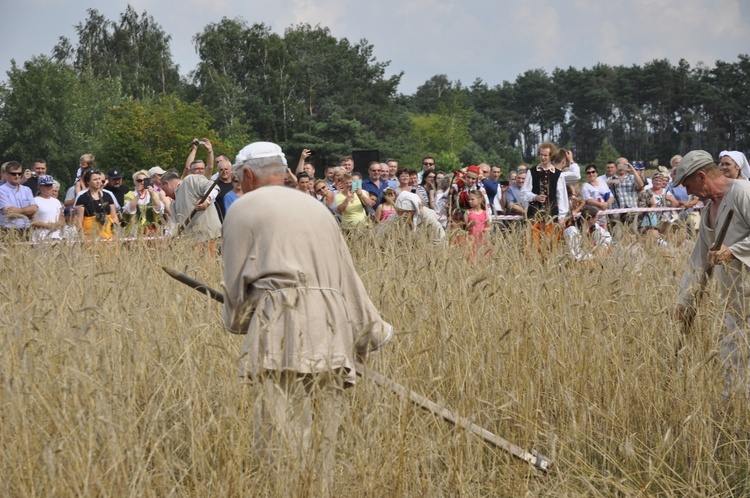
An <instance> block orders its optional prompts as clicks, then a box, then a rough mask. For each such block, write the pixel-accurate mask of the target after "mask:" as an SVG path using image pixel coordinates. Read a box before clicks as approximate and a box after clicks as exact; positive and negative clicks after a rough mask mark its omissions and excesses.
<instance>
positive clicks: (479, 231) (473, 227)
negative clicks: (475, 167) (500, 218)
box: [464, 190, 492, 258]
mask: <svg viewBox="0 0 750 498" xmlns="http://www.w3.org/2000/svg"><path fill="white" fill-rule="evenodd" d="M464 224H465V226H466V230H467V231H468V232H469V235H470V243H471V247H472V248H473V255H474V258H476V256H477V254H479V251H480V248H482V247H484V246H486V245H488V244H487V240H486V239H485V234H486V233H488V232H490V231H491V230H492V226H491V225H490V218H489V215H488V214H487V204H486V201H485V196H484V194H483V193H482V192H480V191H479V190H474V191H472V192H469V209H468V210H466V212H465V213H464ZM488 254H489V250H488Z"/></svg>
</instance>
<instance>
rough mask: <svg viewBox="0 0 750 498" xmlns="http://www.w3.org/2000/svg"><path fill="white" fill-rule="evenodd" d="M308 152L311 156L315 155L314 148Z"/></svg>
mask: <svg viewBox="0 0 750 498" xmlns="http://www.w3.org/2000/svg"><path fill="white" fill-rule="evenodd" d="M307 152H308V155H310V156H314V155H315V151H314V150H308V151H307Z"/></svg>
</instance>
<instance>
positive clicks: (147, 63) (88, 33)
mask: <svg viewBox="0 0 750 498" xmlns="http://www.w3.org/2000/svg"><path fill="white" fill-rule="evenodd" d="M87 12H88V18H87V19H86V20H84V21H83V22H81V23H78V25H76V33H77V34H78V42H77V44H76V45H75V46H74V45H73V44H72V43H71V42H70V40H68V39H67V38H65V37H61V38H60V41H59V43H58V44H57V46H55V48H54V49H53V51H52V53H53V56H54V58H55V59H56V60H57V61H58V62H72V64H73V67H75V69H76V71H78V74H79V75H88V76H94V77H97V78H105V79H106V78H115V79H119V80H120V82H121V86H122V90H123V93H124V94H125V95H129V96H131V97H135V98H143V97H145V96H148V95H153V94H155V93H160V92H173V91H177V90H178V89H179V88H180V76H179V73H178V68H177V66H175V65H174V63H173V62H172V55H171V52H170V50H169V41H170V39H171V37H170V36H169V35H167V34H166V33H164V31H163V30H162V28H161V26H160V25H159V24H157V23H156V22H155V21H154V18H153V17H152V16H150V15H148V14H147V13H146V12H143V13H142V14H141V15H140V16H139V15H138V13H137V12H136V11H135V9H133V7H132V6H130V5H128V7H127V9H125V12H123V13H122V14H120V19H119V21H117V22H115V21H111V20H109V19H107V18H105V17H104V16H103V15H101V14H100V13H99V12H98V11H97V10H96V9H88V11H87Z"/></svg>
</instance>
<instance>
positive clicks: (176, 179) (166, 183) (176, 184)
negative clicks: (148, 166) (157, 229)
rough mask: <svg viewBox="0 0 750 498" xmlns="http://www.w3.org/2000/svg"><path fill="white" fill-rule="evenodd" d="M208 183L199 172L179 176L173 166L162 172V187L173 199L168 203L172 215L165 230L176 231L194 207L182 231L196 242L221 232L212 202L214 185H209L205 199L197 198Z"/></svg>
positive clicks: (214, 196) (204, 190)
mask: <svg viewBox="0 0 750 498" xmlns="http://www.w3.org/2000/svg"><path fill="white" fill-rule="evenodd" d="M212 185H213V182H212V181H211V180H209V179H208V178H206V177H205V176H203V175H200V174H190V175H187V176H186V177H185V178H183V179H182V180H180V176H179V175H178V174H177V172H176V171H174V170H170V171H167V172H166V173H164V175H163V176H162V177H161V186H162V189H163V190H164V192H165V193H166V194H167V196H169V197H170V198H171V199H172V200H173V201H174V202H172V204H171V210H172V216H171V218H170V219H169V224H168V228H167V230H168V232H169V233H171V234H172V235H177V232H178V230H179V227H180V226H181V225H182V224H183V223H184V222H185V221H186V220H187V219H188V218H189V217H190V214H191V213H192V212H193V210H195V212H196V214H195V216H194V217H193V219H192V220H190V223H189V224H188V225H187V226H186V227H185V229H184V231H183V232H182V234H184V235H187V234H190V235H191V236H192V237H194V238H195V240H198V241H200V242H205V241H209V240H213V239H215V238H217V237H219V236H220V235H221V222H220V221H219V214H218V212H217V211H216V206H215V205H214V204H215V201H216V196H217V195H218V194H219V189H218V187H213V189H212V190H211V192H210V194H209V196H208V197H207V198H206V200H205V201H203V202H199V201H200V200H201V199H202V198H203V196H204V195H205V193H206V192H207V191H208V190H209V189H211V187H212Z"/></svg>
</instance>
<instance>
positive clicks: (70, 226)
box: [60, 206, 78, 241]
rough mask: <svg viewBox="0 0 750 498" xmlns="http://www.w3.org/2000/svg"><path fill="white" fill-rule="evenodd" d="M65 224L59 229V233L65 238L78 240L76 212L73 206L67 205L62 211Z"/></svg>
mask: <svg viewBox="0 0 750 498" xmlns="http://www.w3.org/2000/svg"><path fill="white" fill-rule="evenodd" d="M63 216H64V217H65V225H64V226H63V227H62V229H61V230H60V235H61V237H62V238H63V239H65V240H70V241H73V240H78V222H77V220H76V216H78V213H77V211H76V208H74V207H73V206H67V207H66V208H65V210H64V211H63Z"/></svg>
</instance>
